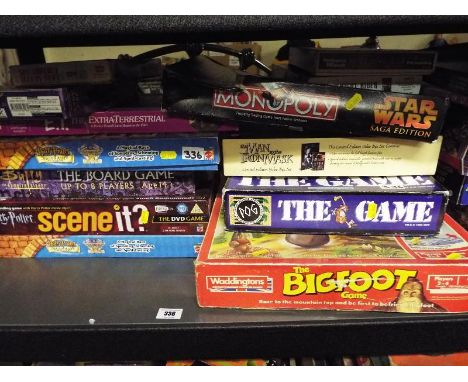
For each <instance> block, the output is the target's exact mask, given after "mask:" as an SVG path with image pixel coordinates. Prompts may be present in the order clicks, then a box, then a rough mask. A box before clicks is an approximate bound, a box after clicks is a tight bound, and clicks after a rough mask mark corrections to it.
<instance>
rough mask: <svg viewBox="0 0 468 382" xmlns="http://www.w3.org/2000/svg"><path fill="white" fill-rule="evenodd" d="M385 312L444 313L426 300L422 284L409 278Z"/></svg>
mask: <svg viewBox="0 0 468 382" xmlns="http://www.w3.org/2000/svg"><path fill="white" fill-rule="evenodd" d="M387 312H400V313H436V312H445V309H444V308H442V307H441V306H439V305H437V304H435V303H433V302H430V301H429V300H426V297H425V296H424V289H423V285H422V283H421V282H420V281H419V280H418V279H415V278H410V279H408V281H407V282H406V283H404V284H403V287H402V288H401V290H400V293H399V295H398V297H397V298H396V299H395V300H394V301H393V302H392V306H390V307H389V308H388V310H387Z"/></svg>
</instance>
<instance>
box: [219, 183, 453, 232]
mask: <svg viewBox="0 0 468 382" xmlns="http://www.w3.org/2000/svg"><path fill="white" fill-rule="evenodd" d="M449 195H450V193H449V191H448V190H446V189H445V188H444V187H442V185H440V184H438V183H437V182H436V180H435V179H434V178H432V177H430V176H402V177H396V176H395V177H376V178H369V177H351V178H348V177H341V178H340V177H329V178H251V177H232V178H229V179H228V181H227V183H226V185H225V187H224V189H223V199H224V206H225V211H226V213H225V217H226V227H227V229H229V230H241V231H246V230H247V231H253V232H270V233H271V232H292V233H297V232H305V233H323V232H326V233H345V234H373V235H375V234H387V235H388V234H397V233H398V234H412V235H415V234H426V235H427V234H434V233H437V232H438V231H439V229H440V226H441V224H442V220H443V217H444V214H445V208H446V205H447V203H448V198H449Z"/></svg>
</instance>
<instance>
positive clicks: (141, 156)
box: [0, 135, 219, 171]
mask: <svg viewBox="0 0 468 382" xmlns="http://www.w3.org/2000/svg"><path fill="white" fill-rule="evenodd" d="M218 164H219V150H218V138H217V137H187V136H179V137H161V136H153V135H144V136H138V135H132V136H102V135H100V136H86V137H56V138H42V139H41V138H33V139H28V140H25V139H22V138H20V139H14V138H8V139H3V140H2V141H1V142H0V170H21V169H24V170H56V169H59V168H62V169H75V170H81V169H83V170H87V169H106V168H123V167H125V168H136V167H138V168H158V169H162V170H172V169H173V168H177V170H180V171H182V170H184V169H188V170H190V171H198V170H200V171H205V170H217V165H218Z"/></svg>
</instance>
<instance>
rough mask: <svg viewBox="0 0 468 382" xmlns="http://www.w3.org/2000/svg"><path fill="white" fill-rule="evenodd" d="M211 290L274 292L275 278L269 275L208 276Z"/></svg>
mask: <svg viewBox="0 0 468 382" xmlns="http://www.w3.org/2000/svg"><path fill="white" fill-rule="evenodd" d="M206 287H207V289H208V290H209V291H210V292H237V293H238V292H245V293H272V292H273V279H272V278H271V277H268V276H206Z"/></svg>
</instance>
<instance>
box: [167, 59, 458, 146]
mask: <svg viewBox="0 0 468 382" xmlns="http://www.w3.org/2000/svg"><path fill="white" fill-rule="evenodd" d="M184 61H186V62H179V63H177V64H174V65H171V66H170V67H166V70H165V71H164V80H163V83H164V94H163V97H164V100H165V101H164V102H165V106H166V108H167V110H168V111H169V113H174V114H178V115H182V116H186V117H187V116H188V117H199V118H206V119H208V120H215V121H216V120H217V121H230V122H231V123H252V124H257V125H267V126H271V127H272V128H274V129H275V130H281V129H282V128H283V129H284V128H286V127H290V126H292V127H295V128H302V129H304V131H306V132H308V133H309V134H313V133H314V130H315V131H317V130H323V129H325V130H326V129H334V130H339V131H340V132H342V133H345V134H349V135H357V136H369V135H378V136H390V137H397V138H404V139H413V140H420V141H427V142H431V141H434V140H435V139H437V137H438V136H439V134H440V132H441V130H442V127H443V123H444V119H445V114H446V112H447V110H448V107H449V101H448V99H444V98H439V97H433V96H427V95H424V96H420V95H414V94H411V95H408V94H403V93H390V92H381V91H370V90H366V89H354V88H348V87H338V86H327V85H313V84H296V83H292V82H262V80H261V79H258V82H252V81H251V80H249V79H245V80H244V83H243V84H239V83H233V84H228V85H225V86H224V87H227V89H224V88H223V85H222V84H220V85H219V86H218V87H216V86H213V87H209V86H206V85H205V86H203V84H202V81H201V80H200V73H199V71H197V70H196V67H197V63H196V62H195V61H193V60H192V61H190V60H184ZM191 65H193V66H195V69H194V68H191V67H190V66H191ZM219 66H220V65H218V66H217V67H215V68H212V67H210V68H209V69H204V71H205V72H206V71H211V72H213V73H211V76H212V77H213V78H211V79H214V80H216V74H217V75H218V76H220V75H221V76H222V75H225V76H226V77H227V76H229V74H228V73H224V71H227V69H225V68H224V69H223V68H218V67H219ZM204 74H206V73H204ZM188 75H190V76H194V79H193V80H192V81H187V76H188ZM207 77H210V75H207Z"/></svg>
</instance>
